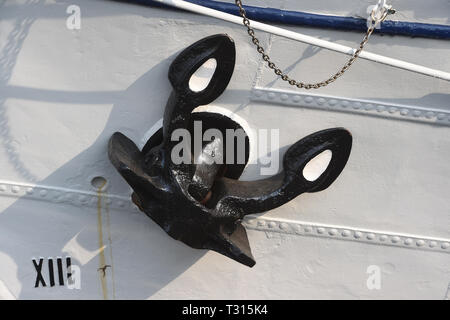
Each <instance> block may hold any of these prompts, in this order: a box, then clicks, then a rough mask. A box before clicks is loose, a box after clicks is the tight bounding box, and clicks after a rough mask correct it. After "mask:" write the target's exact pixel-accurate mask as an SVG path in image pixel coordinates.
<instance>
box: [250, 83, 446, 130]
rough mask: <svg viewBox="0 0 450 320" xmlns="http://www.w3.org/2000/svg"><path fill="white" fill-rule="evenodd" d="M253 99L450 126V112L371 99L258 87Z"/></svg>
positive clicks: (253, 92) (253, 93)
mask: <svg viewBox="0 0 450 320" xmlns="http://www.w3.org/2000/svg"><path fill="white" fill-rule="evenodd" d="M252 100H254V101H262V102H274V101H275V102H278V103H282V104H287V105H301V106H302V107H312V108H320V109H326V110H336V111H344V112H361V113H364V114H380V115H382V116H388V117H394V118H399V117H403V118H407V119H408V120H413V121H421V122H423V121H425V122H429V123H438V124H442V125H449V126H450V112H447V111H432V110H423V109H420V108H417V107H412V106H406V105H393V104H386V103H383V104H379V103H376V102H371V101H364V100H359V101H358V100H354V99H341V98H335V97H325V96H316V95H314V96H313V95H306V94H302V93H287V92H281V91H275V90H268V89H262V88H257V89H254V90H253V91H252Z"/></svg>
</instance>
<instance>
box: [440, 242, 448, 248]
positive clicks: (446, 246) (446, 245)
mask: <svg viewBox="0 0 450 320" xmlns="http://www.w3.org/2000/svg"><path fill="white" fill-rule="evenodd" d="M448 247H450V244H449V243H448V242H444V243H443V244H442V245H441V248H442V249H448Z"/></svg>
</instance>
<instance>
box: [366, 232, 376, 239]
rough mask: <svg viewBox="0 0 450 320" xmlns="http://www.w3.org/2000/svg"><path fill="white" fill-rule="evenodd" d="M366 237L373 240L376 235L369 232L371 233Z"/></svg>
mask: <svg viewBox="0 0 450 320" xmlns="http://www.w3.org/2000/svg"><path fill="white" fill-rule="evenodd" d="M366 238H367V240H373V239H375V235H374V234H373V233H369V234H367V236H366Z"/></svg>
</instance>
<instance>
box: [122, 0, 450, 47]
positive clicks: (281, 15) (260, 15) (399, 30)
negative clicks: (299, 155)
mask: <svg viewBox="0 0 450 320" xmlns="http://www.w3.org/2000/svg"><path fill="white" fill-rule="evenodd" d="M186 1H187V2H191V3H194V4H198V5H202V6H204V7H208V8H211V9H215V10H219V11H222V12H226V13H230V14H233V15H236V16H239V10H238V8H237V7H236V5H235V4H233V3H225V2H221V1H212V0H186ZM128 2H135V3H139V4H144V5H150V6H156V7H168V6H166V5H163V4H161V3H158V2H155V1H152V0H130V1H128ZM244 8H245V10H246V12H247V16H248V18H249V19H252V20H255V21H264V22H271V23H278V24H288V25H302V26H310V27H318V28H330V29H340V30H355V31H361V32H364V31H366V30H367V24H366V20H365V19H361V18H354V17H340V16H328V15H321V14H313V13H306V12H299V11H289V10H281V9H274V8H261V7H254V6H244ZM375 32H377V33H381V34H391V35H404V36H411V37H423V38H434V39H447V40H448V39H450V26H448V25H440V24H429V23H415V22H403V21H391V20H386V21H384V22H383V23H382V24H381V28H380V29H376V30H375Z"/></svg>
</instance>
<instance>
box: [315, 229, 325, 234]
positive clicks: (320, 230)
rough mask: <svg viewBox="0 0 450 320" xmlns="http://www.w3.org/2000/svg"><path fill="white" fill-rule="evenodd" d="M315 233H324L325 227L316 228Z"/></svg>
mask: <svg viewBox="0 0 450 320" xmlns="http://www.w3.org/2000/svg"><path fill="white" fill-rule="evenodd" d="M317 233H320V234H323V233H325V229H324V228H317Z"/></svg>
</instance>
